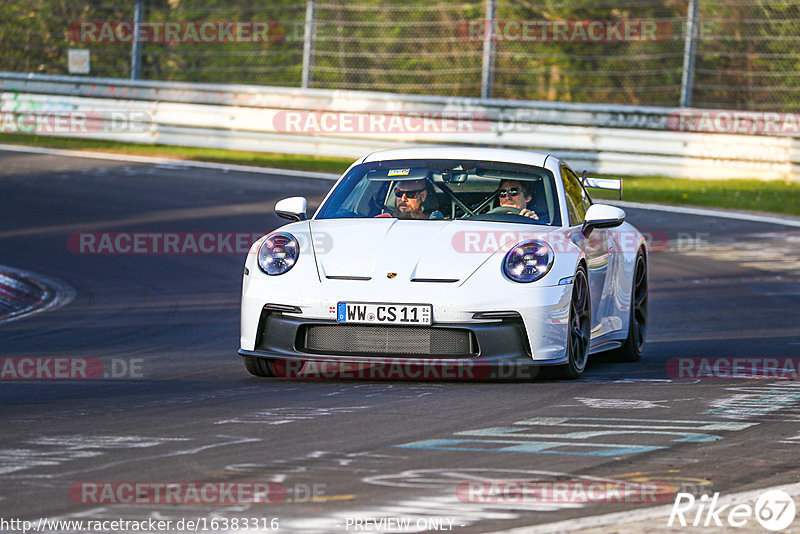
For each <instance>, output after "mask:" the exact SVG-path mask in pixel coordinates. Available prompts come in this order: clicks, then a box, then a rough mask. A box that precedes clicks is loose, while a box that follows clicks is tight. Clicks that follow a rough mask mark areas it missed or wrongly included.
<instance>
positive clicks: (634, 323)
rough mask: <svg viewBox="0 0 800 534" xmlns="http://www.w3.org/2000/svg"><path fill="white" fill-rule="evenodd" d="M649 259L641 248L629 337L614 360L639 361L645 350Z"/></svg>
mask: <svg viewBox="0 0 800 534" xmlns="http://www.w3.org/2000/svg"><path fill="white" fill-rule="evenodd" d="M647 300H648V297H647V260H646V259H645V255H644V252H642V251H641V250H640V251H639V253H638V254H636V264H635V266H634V269H633V284H632V289H631V312H630V320H629V321H628V337H627V338H626V339H625V343H623V344H622V346H621V347H620V348H618V349H615V350H614V351H613V357H614V360H616V361H620V362H638V361H639V359H641V357H642V352H644V344H645V338H646V337H647Z"/></svg>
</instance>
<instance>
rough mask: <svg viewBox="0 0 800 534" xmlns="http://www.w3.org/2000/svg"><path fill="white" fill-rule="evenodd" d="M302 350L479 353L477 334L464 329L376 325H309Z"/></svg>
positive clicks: (410, 354) (358, 353) (302, 331)
mask: <svg viewBox="0 0 800 534" xmlns="http://www.w3.org/2000/svg"><path fill="white" fill-rule="evenodd" d="M298 341H300V343H298V344H299V345H301V348H300V350H302V351H304V352H320V353H324V354H339V355H349V356H389V357H394V358H404V357H405V358H419V357H434V358H436V357H440V358H441V357H445V358H447V357H450V358H455V357H462V358H463V357H472V356H477V355H478V343H477V340H476V339H475V334H473V333H472V332H471V331H469V330H465V329H460V328H432V327H426V326H375V325H340V324H336V325H333V324H331V325H328V324H317V325H314V324H312V325H305V326H303V327H302V328H301V329H300V332H299V339H298Z"/></svg>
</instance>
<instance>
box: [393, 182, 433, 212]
mask: <svg viewBox="0 0 800 534" xmlns="http://www.w3.org/2000/svg"><path fill="white" fill-rule="evenodd" d="M432 194H433V193H432V192H431V191H430V190H429V187H428V183H427V181H425V180H404V181H400V182H397V185H396V186H395V188H394V196H395V198H396V202H397V206H396V207H395V210H394V215H395V217H397V218H398V219H427V218H429V217H430V213H429V210H428V209H427V208H429V206H430V203H427V202H426V200H427V199H428V195H432Z"/></svg>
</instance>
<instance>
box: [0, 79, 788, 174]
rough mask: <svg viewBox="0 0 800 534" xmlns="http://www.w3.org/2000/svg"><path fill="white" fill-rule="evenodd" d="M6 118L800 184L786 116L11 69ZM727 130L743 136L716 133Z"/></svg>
mask: <svg viewBox="0 0 800 534" xmlns="http://www.w3.org/2000/svg"><path fill="white" fill-rule="evenodd" d="M0 113H2V114H3V118H4V120H3V122H2V123H0V131H4V132H5V131H10V130H13V129H14V128H15V127H19V126H23V127H24V126H28V127H29V126H30V125H31V124H32V122H31V121H28V122H27V123H25V122H24V121H19V122H14V121H15V119H16V118H19V117H26V116H31V115H36V114H39V115H48V114H50V115H58V114H62V113H66V114H67V115H69V114H73V117H83V119H84V122H83V123H81V122H80V121H78V127H74V128H73V127H70V126H69V125H67V126H66V127H65V128H61V129H59V128H52V125H48V124H47V121H44V123H43V125H42V127H41V128H37V129H36V131H37V133H40V134H43V135H64V136H81V137H85V138H95V139H108V140H114V141H126V142H135V143H147V144H167V145H181V146H196V147H212V148H227V149H235V150H254V151H267V152H286V153H298V154H318V155H331V156H345V157H354V158H355V157H357V156H360V155H363V154H364V153H366V152H369V151H372V150H377V149H382V148H395V147H402V146H409V145H412V144H420V143H422V144H461V145H464V144H466V145H475V146H498V147H513V148H523V149H524V148H528V149H536V150H540V151H545V152H551V153H554V154H557V155H559V156H561V157H564V158H566V159H567V160H568V161H570V162H571V163H572V164H573V166H575V167H576V168H579V169H582V168H585V169H587V170H589V171H590V172H593V173H603V174H612V175H614V174H618V175H625V174H633V175H646V174H653V175H665V176H672V177H685V178H765V179H775V178H781V179H794V180H798V179H800V131H798V132H794V131H793V130H792V127H793V126H792V124H793V123H792V122H791V120H795V117H794V116H789V117H787V116H786V115H784V114H780V115H779V114H761V115H760V116H756V115H755V114H747V113H742V112H737V113H733V112H731V113H728V114H725V112H720V111H702V110H681V109H678V108H657V107H637V106H618V105H600V104H567V103H552V102H526V101H513V100H497V99H474V98H462V97H452V98H448V97H434V96H419V95H398V94H388V93H371V92H354V91H331V90H321V89H287V88H279V87H257V86H240V85H209V84H179V83H169V82H142V81H130V80H119V79H102V78H82V77H72V76H50V75H36V74H18V73H3V72H0ZM770 115H772V116H770ZM9 117H11V118H9ZM31 120H32V119H31ZM381 121H383V122H381ZM426 121H427V122H426ZM758 121H761V122H760V123H759V124H760V126H758V125H756V122H758ZM81 124H83V126H84V128H83V130H81V129H80V125H81ZM345 125H347V126H345ZM393 125H394V126H393ZM765 125H766V127H765ZM794 125H795V126H796V127H797V128H798V129H800V125H798V124H797V120H795V123H794ZM48 127H49V129H48ZM687 128H689V129H695V130H700V131H681V130H685V129H687ZM726 128H727V129H732V130H734V131H736V132H743V133H719V132H718V130H726ZM704 131H705V133H704ZM762 131H763V132H770V133H773V135H759V134H758V133H759V132H762ZM778 134H781V135H778Z"/></svg>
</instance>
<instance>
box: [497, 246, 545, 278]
mask: <svg viewBox="0 0 800 534" xmlns="http://www.w3.org/2000/svg"><path fill="white" fill-rule="evenodd" d="M554 259H555V254H554V253H553V249H552V247H550V245H548V244H547V243H545V242H544V241H539V240H537V239H531V240H529V241H523V242H522V243H519V244H518V245H515V246H514V248H512V249H511V250H509V251H508V254H506V257H505V258H504V259H503V272H504V273H505V274H506V276H507V277H509V278H510V279H511V280H513V281H515V282H520V283H523V284H527V283H529V282H535V281H536V280H538V279H539V278H541V277H543V276H544V275H546V274H547V271H549V270H550V267H552V266H553V260H554Z"/></svg>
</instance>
